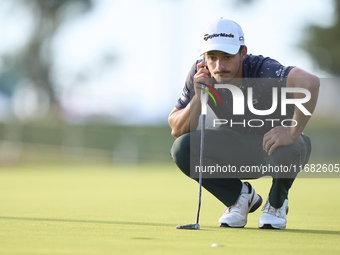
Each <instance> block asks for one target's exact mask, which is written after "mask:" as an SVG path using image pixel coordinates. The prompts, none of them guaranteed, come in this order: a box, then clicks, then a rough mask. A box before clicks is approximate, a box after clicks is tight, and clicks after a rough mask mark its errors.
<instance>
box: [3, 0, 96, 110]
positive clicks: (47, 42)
mask: <svg viewBox="0 0 340 255" xmlns="http://www.w3.org/2000/svg"><path fill="white" fill-rule="evenodd" d="M0 3H1V4H4V2H3V1H2V2H0ZM6 4H8V2H7V3H6ZM92 6H93V2H92V0H15V1H11V6H10V10H13V11H16V10H17V9H20V8H22V9H25V10H27V11H28V13H29V14H30V18H31V19H33V24H34V25H33V30H32V32H31V34H30V38H29V39H28V40H27V43H26V45H25V47H23V48H22V49H21V50H20V51H18V52H16V53H15V55H4V56H1V58H2V63H3V65H6V67H7V68H5V72H4V73H2V74H1V76H0V90H1V92H3V93H4V94H7V95H8V96H12V95H13V93H14V91H15V85H16V84H17V83H18V82H19V81H21V80H23V79H25V80H28V82H29V83H30V84H32V85H33V86H34V89H35V91H37V92H42V93H41V94H43V95H45V97H46V96H47V101H48V102H49V107H52V109H53V108H54V107H58V96H57V95H56V90H55V87H54V84H53V80H52V79H51V76H50V70H51V64H52V63H51V56H50V54H51V41H52V38H53V36H54V35H55V33H56V32H57V30H58V28H59V27H60V26H61V25H63V24H64V23H65V22H67V21H68V20H70V19H72V18H74V17H77V16H79V15H82V14H84V13H85V12H87V11H88V10H90V9H91V8H92ZM38 95H39V93H38ZM38 107H39V106H38Z"/></svg>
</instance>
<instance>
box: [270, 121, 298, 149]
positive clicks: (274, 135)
mask: <svg viewBox="0 0 340 255" xmlns="http://www.w3.org/2000/svg"><path fill="white" fill-rule="evenodd" d="M290 131H291V129H290V128H287V127H282V126H277V127H274V128H273V129H271V130H270V131H269V132H267V133H266V134H265V135H264V136H263V149H264V150H265V151H266V152H267V153H268V155H272V154H273V152H274V151H275V149H276V148H277V147H279V146H287V145H290V144H293V143H295V141H296V140H294V139H293V137H292V136H291V134H290Z"/></svg>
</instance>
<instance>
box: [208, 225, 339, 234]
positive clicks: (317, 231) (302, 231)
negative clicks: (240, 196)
mask: <svg viewBox="0 0 340 255" xmlns="http://www.w3.org/2000/svg"><path fill="white" fill-rule="evenodd" d="M203 228H204V227H203ZM206 228H208V229H209V230H212V229H216V227H215V226H206ZM220 229H226V231H227V230H228V229H229V230H231V229H233V230H237V229H242V231H259V232H267V233H269V232H275V233H279V232H282V233H297V234H319V235H340V231H337V230H320V229H259V228H249V227H246V228H220Z"/></svg>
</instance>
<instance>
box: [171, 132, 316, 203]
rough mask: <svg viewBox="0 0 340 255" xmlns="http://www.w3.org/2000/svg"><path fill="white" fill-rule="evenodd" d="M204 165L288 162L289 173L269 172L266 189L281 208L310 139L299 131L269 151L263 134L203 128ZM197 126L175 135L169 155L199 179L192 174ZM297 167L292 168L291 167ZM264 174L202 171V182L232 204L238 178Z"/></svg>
mask: <svg viewBox="0 0 340 255" xmlns="http://www.w3.org/2000/svg"><path fill="white" fill-rule="evenodd" d="M204 143H205V145H204V160H203V165H204V166H216V165H217V164H218V165H219V166H234V167H235V169H241V167H244V166H269V165H270V166H272V167H274V166H287V167H290V170H291V171H290V173H289V174H286V173H285V174H283V175H282V173H281V172H278V173H277V172H275V173H269V174H268V175H271V176H272V177H273V181H272V186H271V189H270V192H269V202H270V204H271V205H272V206H273V207H275V208H280V207H281V206H282V204H283V202H284V200H285V199H286V198H287V196H288V191H289V189H290V187H291V186H292V184H293V182H294V180H295V177H296V175H297V173H298V170H299V169H300V166H303V165H304V164H306V163H307V162H308V159H309V156H310V152H311V143H310V139H309V138H308V137H307V136H305V135H301V136H300V137H299V139H298V140H297V141H296V142H295V143H294V144H291V145H289V146H280V147H278V148H276V150H275V151H274V153H273V154H272V155H268V154H267V153H266V152H265V151H264V150H263V145H262V143H263V136H262V135H252V134H240V133H237V132H234V131H231V130H229V129H226V128H212V129H206V130H205V138H204ZM199 152H200V130H197V131H195V132H191V133H187V134H184V135H182V136H180V137H178V138H177V139H176V140H175V142H174V144H173V146H172V148H171V156H172V158H173V160H174V162H175V163H176V165H177V166H178V167H179V169H180V170H182V172H183V173H184V174H186V175H187V176H189V177H191V178H193V179H195V180H196V181H198V178H197V176H194V175H193V172H194V171H195V168H196V169H197V166H199V158H200V153H199ZM294 169H295V170H296V171H293V170H294ZM262 176H264V175H263V173H257V174H254V173H253V174H249V173H248V174H247V173H245V174H242V176H240V175H237V174H236V175H235V174H233V173H221V174H219V175H218V176H217V177H214V176H210V175H209V174H208V175H203V180H202V185H203V187H204V188H205V189H206V190H208V191H209V192H210V193H211V194H213V195H214V196H215V197H216V198H217V199H219V200H220V201H221V202H222V203H223V204H224V205H226V206H231V205H233V204H234V203H235V202H236V200H237V198H238V196H239V195H240V192H241V188H242V182H241V180H240V179H254V178H259V177H262Z"/></svg>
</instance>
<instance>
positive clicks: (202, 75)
mask: <svg viewBox="0 0 340 255" xmlns="http://www.w3.org/2000/svg"><path fill="white" fill-rule="evenodd" d="M202 83H205V84H208V85H210V86H212V79H211V74H210V72H209V70H208V66H207V63H206V62H204V61H202V62H200V63H198V64H197V73H196V74H195V75H194V86H195V97H196V98H197V100H199V101H200V99H201V90H200V89H198V88H197V87H199V88H201V87H202Z"/></svg>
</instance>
